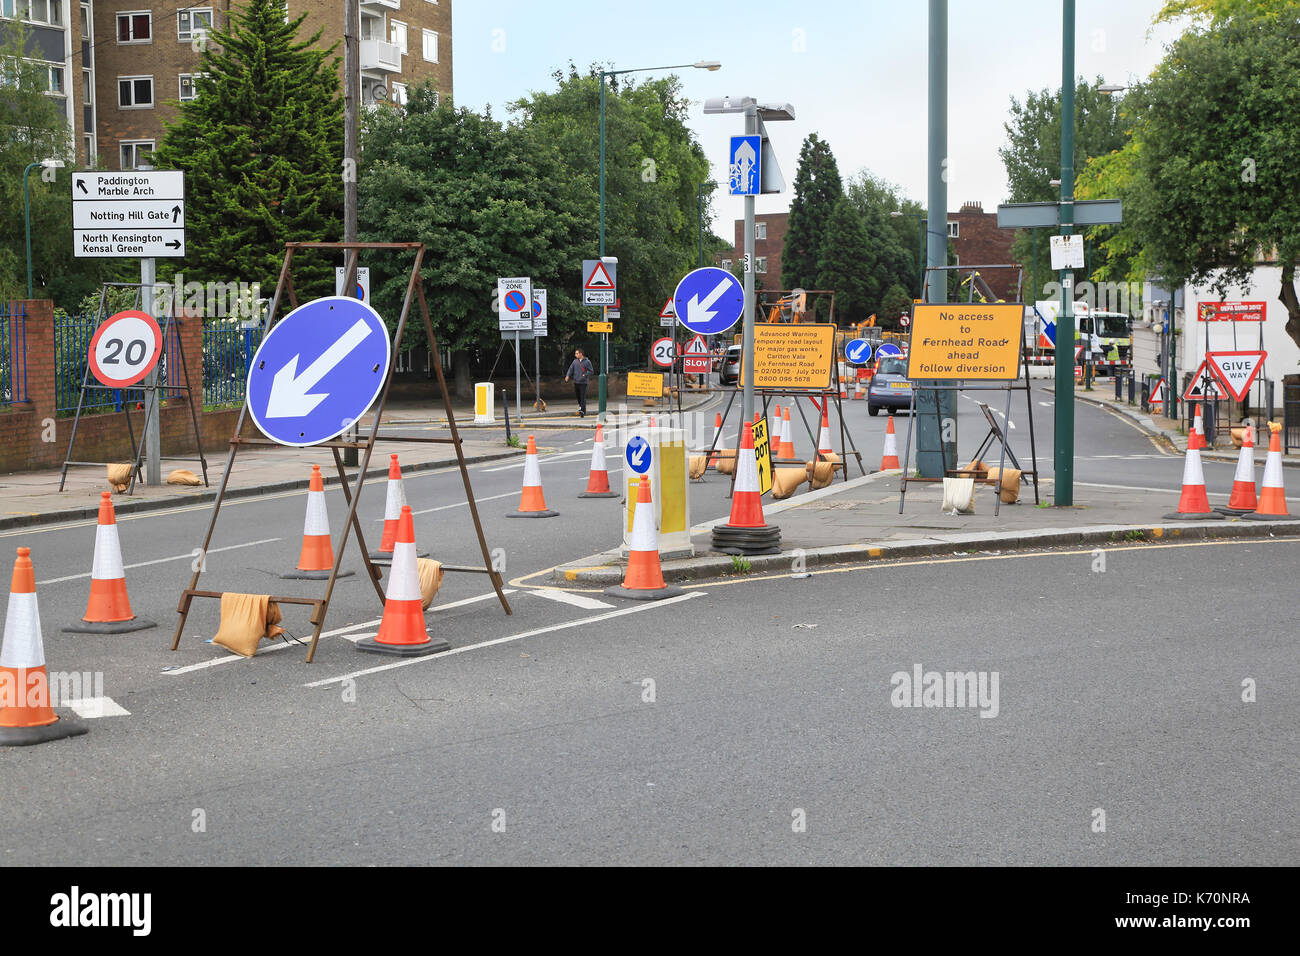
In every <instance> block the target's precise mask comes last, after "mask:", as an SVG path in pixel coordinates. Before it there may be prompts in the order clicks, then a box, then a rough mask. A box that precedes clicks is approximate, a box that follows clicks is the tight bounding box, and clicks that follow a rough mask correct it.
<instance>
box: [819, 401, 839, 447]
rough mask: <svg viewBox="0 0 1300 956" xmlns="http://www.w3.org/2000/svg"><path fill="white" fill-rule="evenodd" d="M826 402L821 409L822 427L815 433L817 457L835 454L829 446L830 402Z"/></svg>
mask: <svg viewBox="0 0 1300 956" xmlns="http://www.w3.org/2000/svg"><path fill="white" fill-rule="evenodd" d="M826 404H827V406H828V407H826V408H823V409H822V427H821V430H820V431H819V432H818V434H817V457H819V458H821V457H823V456H825V455H833V454H835V450H834V449H833V448H831V416H830V408H829V405H830V403H829V402H827V403H826Z"/></svg>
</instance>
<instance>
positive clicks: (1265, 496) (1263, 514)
mask: <svg viewBox="0 0 1300 956" xmlns="http://www.w3.org/2000/svg"><path fill="white" fill-rule="evenodd" d="M1268 430H1269V431H1270V432H1271V434H1270V435H1269V436H1268V457H1267V458H1266V459H1264V482H1263V484H1262V485H1261V486H1260V491H1259V507H1257V508H1256V509H1255V510H1254V511H1252V512H1251V513H1250V514H1248V515H1242V517H1243V518H1252V519H1255V520H1257V521H1273V520H1276V519H1278V518H1291V517H1292V515H1291V514H1290V513H1289V512H1288V511H1287V510H1286V489H1285V488H1283V487H1282V426H1281V425H1279V424H1278V423H1277V422H1269V423H1268Z"/></svg>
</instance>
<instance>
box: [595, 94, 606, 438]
mask: <svg viewBox="0 0 1300 956" xmlns="http://www.w3.org/2000/svg"><path fill="white" fill-rule="evenodd" d="M600 258H601V259H603V258H605V71H604V70H602V71H601V73H600ZM600 317H601V318H602V319H603V318H604V317H605V310H604V309H601V310H600ZM608 352H609V339H608V338H607V337H606V334H605V333H604V332H601V333H600V379H599V383H598V384H597V386H596V396H597V403H596V412H597V416H598V417H597V420H598V421H602V422H603V421H604V420H605V397H606V394H607V388H608V380H607V378H606V374H605V363H606V360H607V356H608Z"/></svg>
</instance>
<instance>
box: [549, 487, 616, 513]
mask: <svg viewBox="0 0 1300 956" xmlns="http://www.w3.org/2000/svg"><path fill="white" fill-rule="evenodd" d="M578 497H579V498H621V497H623V496H622V495H620V494H619V493H618V492H617V491H583V492H580V493H579V494H578ZM554 513H555V512H551V514H554Z"/></svg>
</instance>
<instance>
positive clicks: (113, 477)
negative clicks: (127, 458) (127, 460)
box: [108, 465, 132, 493]
mask: <svg viewBox="0 0 1300 956" xmlns="http://www.w3.org/2000/svg"><path fill="white" fill-rule="evenodd" d="M131 471H132V468H131V466H130V465H109V466H108V484H109V486H110V487H111V488H112V489H113V490H114V491H116V492H119V493H120V492H123V491H126V489H127V487H128V486H129V485H130V484H131Z"/></svg>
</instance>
